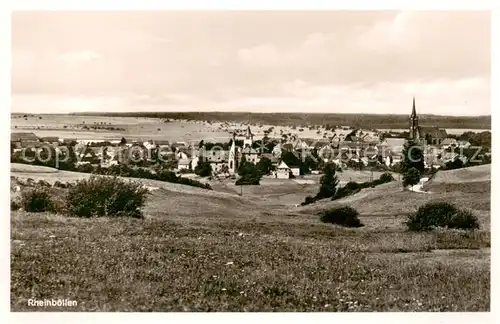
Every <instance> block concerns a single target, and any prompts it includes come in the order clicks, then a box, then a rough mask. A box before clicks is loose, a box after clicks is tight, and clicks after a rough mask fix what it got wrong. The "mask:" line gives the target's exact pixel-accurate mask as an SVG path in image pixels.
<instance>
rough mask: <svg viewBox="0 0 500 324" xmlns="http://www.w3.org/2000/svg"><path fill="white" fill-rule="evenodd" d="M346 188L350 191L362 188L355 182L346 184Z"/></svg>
mask: <svg viewBox="0 0 500 324" xmlns="http://www.w3.org/2000/svg"><path fill="white" fill-rule="evenodd" d="M345 188H346V189H349V190H357V189H359V188H360V185H359V184H358V183H357V182H355V181H349V182H348V183H346V185H345Z"/></svg>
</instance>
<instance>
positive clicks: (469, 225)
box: [448, 209, 479, 229]
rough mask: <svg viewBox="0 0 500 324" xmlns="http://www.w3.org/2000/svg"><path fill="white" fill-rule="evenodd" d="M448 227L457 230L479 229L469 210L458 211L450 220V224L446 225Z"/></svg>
mask: <svg viewBox="0 0 500 324" xmlns="http://www.w3.org/2000/svg"><path fill="white" fill-rule="evenodd" d="M448 227H449V228H459V229H479V221H478V219H477V217H476V216H475V215H474V214H473V213H472V212H471V211H470V210H466V209H459V210H458V211H457V212H456V213H455V215H453V217H452V218H451V222H450V223H449V224H448Z"/></svg>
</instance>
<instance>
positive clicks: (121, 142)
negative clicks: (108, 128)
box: [120, 137, 127, 145]
mask: <svg viewBox="0 0 500 324" xmlns="http://www.w3.org/2000/svg"><path fill="white" fill-rule="evenodd" d="M120 144H121V145H125V144H127V140H126V139H125V137H122V139H121V140H120Z"/></svg>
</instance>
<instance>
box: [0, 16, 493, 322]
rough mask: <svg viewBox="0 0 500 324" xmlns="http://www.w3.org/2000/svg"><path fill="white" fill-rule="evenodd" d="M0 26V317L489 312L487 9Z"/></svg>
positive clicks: (65, 20) (28, 20) (55, 19)
mask: <svg viewBox="0 0 500 324" xmlns="http://www.w3.org/2000/svg"><path fill="white" fill-rule="evenodd" d="M263 9H265V8H263ZM10 24H11V44H10V46H11V76H10V79H11V88H10V91H11V99H10V121H9V122H10V221H9V223H10V233H9V240H10V243H9V250H10V252H9V253H10V263H9V265H8V267H9V268H10V270H9V273H10V278H5V280H6V281H9V280H10V291H9V294H10V311H11V312H64V313H66V312H155V313H170V312H172V313H176V312H183V313H189V312H198V313H204V312H254V313H255V312H259V313H261V312H262V313H269V312H283V313H288V312H292V313H310V312H314V313H316V312H321V313H339V312H348V313H351V312H357V313H359V312H364V313H366V312H407V313H415V312H417V313H427V312H455V313H456V312H476V313H482V312H490V310H491V307H490V301H491V297H490V296H491V288H490V286H491V283H490V278H491V275H492V272H491V252H490V248H491V231H490V229H491V227H490V224H491V222H490V220H491V214H492V213H491V190H492V187H491V180H492V177H491V172H492V166H491V163H492V162H491V161H492V158H493V157H492V136H491V134H492V118H491V114H492V105H491V96H492V91H493V90H492V89H493V88H492V86H491V61H492V60H493V57H492V55H491V43H492V32H491V24H492V15H491V12H490V11H486V10H483V11H479V10H469V11H464V10H462V11H454V10H451V9H450V10H433V11H431V10H426V11H419V10H368V9H366V10H340V9H338V10H335V9H330V10H284V9H283V10H272V11H267V10H201V9H200V10H146V11H145V10H128V11H125V10H101V11H98V10H97V11H81V10H80V11H78V10H72V11H70V10H64V11H48V10H47V11H40V10H37V11H13V12H12V13H11V22H10ZM6 127H7V126H6ZM495 159H496V157H495ZM332 321H334V319H332Z"/></svg>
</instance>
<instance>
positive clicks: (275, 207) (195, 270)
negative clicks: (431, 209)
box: [11, 165, 490, 312]
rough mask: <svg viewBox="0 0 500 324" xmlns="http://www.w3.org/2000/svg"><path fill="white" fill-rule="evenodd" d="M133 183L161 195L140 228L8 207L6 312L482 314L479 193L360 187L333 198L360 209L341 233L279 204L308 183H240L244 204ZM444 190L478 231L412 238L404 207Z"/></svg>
mask: <svg viewBox="0 0 500 324" xmlns="http://www.w3.org/2000/svg"><path fill="white" fill-rule="evenodd" d="M15 167H16V165H13V166H12V168H13V170H14V169H15ZM21 171H23V170H21ZM31 171H32V172H30V173H23V172H12V175H15V176H18V177H31V178H33V179H35V178H36V179H44V180H47V181H49V182H51V181H55V179H56V178H57V179H60V180H62V181H73V180H70V179H74V180H76V179H78V178H79V177H80V178H81V177H85V176H88V175H85V174H79V173H74V172H63V171H61V172H59V173H41V172H40V173H38V174H37V173H34V171H36V170H33V169H32V170H31ZM40 171H44V170H41V169H40ZM45 171H46V170H45ZM438 175H439V172H438ZM438 175H436V179H439V177H438ZM445 176H446V175H445ZM140 181H143V182H144V183H146V182H147V183H148V184H149V185H154V186H158V188H159V189H158V190H154V191H152V192H151V193H150V195H149V198H148V200H147V203H146V206H145V208H144V213H145V216H146V217H145V219H143V220H134V219H109V218H108V219H106V218H101V219H78V218H71V217H65V216H62V215H52V214H29V213H25V212H23V211H16V212H12V214H11V275H12V277H11V309H12V310H13V311H22V310H24V311H27V310H29V311H33V308H29V307H27V299H29V298H38V299H42V298H67V299H70V300H76V301H77V302H78V306H77V307H76V308H75V309H71V310H75V311H327V312H331V311H488V310H489V309H490V306H489V305H490V297H489V296H490V250H489V247H490V232H489V196H487V195H485V194H475V195H474V194H472V197H469V196H471V195H470V194H469V193H463V192H454V193H452V194H449V193H448V194H447V195H443V194H442V193H440V192H436V193H433V194H419V193H414V192H402V191H401V184H400V183H398V182H393V183H389V184H385V185H381V186H378V187H375V188H369V189H364V190H362V191H361V192H360V193H358V194H356V195H353V196H351V197H347V198H345V199H344V200H343V201H341V202H340V203H342V202H343V203H348V204H349V205H351V206H353V207H356V208H357V209H358V210H359V211H360V213H361V216H360V219H361V221H362V222H363V223H364V224H365V226H364V227H362V228H359V229H346V228H341V227H337V226H332V225H327V224H322V223H320V222H319V220H318V216H317V215H316V212H317V211H319V210H322V209H323V208H325V207H328V206H333V205H335V204H339V203H338V202H331V201H328V202H318V203H316V204H313V205H309V206H305V207H299V208H296V207H293V206H290V205H289V201H288V200H290V199H289V198H282V197H287V195H294V192H295V194H297V193H296V190H297V189H298V188H300V187H301V186H304V185H300V184H297V183H294V182H293V181H289V182H287V183H281V184H273V183H272V180H269V181H268V182H269V183H268V184H267V185H261V186H246V187H245V188H244V195H243V197H239V196H238V195H236V194H230V193H227V192H225V193H224V192H217V191H207V190H203V189H199V188H194V187H185V188H179V187H184V186H181V185H176V184H170V183H163V182H157V181H152V180H142V179H141V180H140ZM221 186H222V185H221ZM228 186H229V185H224V187H225V188H227V187H228ZM305 186H306V187H307V186H309V189H304V190H305V191H307V190H310V191H311V192H312V191H313V190H312V189H311V188H312V186H311V185H305ZM214 189H216V190H217V188H215V187H214ZM235 189H236V188H235ZM250 190H252V191H250ZM247 193H248V194H247ZM259 194H260V198H258V197H259ZM280 195H281V196H280ZM440 195H443V196H442V198H446V199H448V200H451V201H453V202H454V203H457V204H465V205H468V204H469V205H471V206H472V204H473V203H476V204H477V205H475V206H474V208H473V209H474V211H475V212H478V213H482V214H480V215H479V216H480V221H481V225H482V229H481V230H479V231H475V232H473V233H467V232H463V231H452V230H441V231H433V232H428V233H411V232H407V231H406V230H405V229H404V227H403V225H402V222H403V221H404V219H405V215H406V214H407V212H408V211H411V210H412V208H413V206H418V205H420V204H421V203H423V202H425V201H426V200H427V199H430V198H431V197H434V196H436V197H440ZM290 197H291V196H290ZM481 197H482V198H481ZM262 201H266V202H267V203H266V204H264V203H262ZM469 207H470V206H469ZM51 236H54V237H51ZM37 310H40V311H41V310H50V311H58V310H62V309H57V308H51V309H44V308H39V309H38V308H37ZM64 310H67V309H64Z"/></svg>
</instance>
